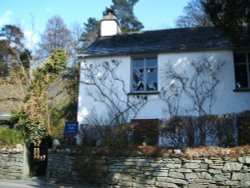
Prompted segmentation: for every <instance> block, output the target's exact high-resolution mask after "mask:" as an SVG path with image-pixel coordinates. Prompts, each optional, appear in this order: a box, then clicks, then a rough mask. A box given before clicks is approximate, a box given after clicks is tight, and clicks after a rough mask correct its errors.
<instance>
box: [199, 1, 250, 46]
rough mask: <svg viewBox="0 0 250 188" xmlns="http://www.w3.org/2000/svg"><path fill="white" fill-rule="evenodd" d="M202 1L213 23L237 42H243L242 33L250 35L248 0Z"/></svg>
mask: <svg viewBox="0 0 250 188" xmlns="http://www.w3.org/2000/svg"><path fill="white" fill-rule="evenodd" d="M202 2H203V6H204V8H205V10H206V12H207V13H208V14H209V16H210V19H211V21H212V22H213V24H214V25H215V26H216V27H218V28H219V29H220V30H221V31H222V32H223V33H224V34H226V35H228V36H230V37H231V38H232V39H233V40H234V41H235V42H236V43H239V42H243V41H241V37H242V35H245V34H247V35H248V36H249V31H250V30H249V29H250V11H249V1H248V0H237V1H235V0H203V1H202ZM244 27H245V28H246V29H247V30H245V29H244Z"/></svg>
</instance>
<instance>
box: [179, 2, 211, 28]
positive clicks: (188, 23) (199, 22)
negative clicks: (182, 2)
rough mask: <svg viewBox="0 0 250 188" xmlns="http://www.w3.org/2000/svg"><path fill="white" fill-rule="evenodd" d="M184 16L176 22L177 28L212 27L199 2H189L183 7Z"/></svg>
mask: <svg viewBox="0 0 250 188" xmlns="http://www.w3.org/2000/svg"><path fill="white" fill-rule="evenodd" d="M183 12H184V15H182V16H179V17H178V19H177V20H176V26H177V27H204V26H212V25H213V24H212V22H211V21H210V18H209V16H208V14H207V13H206V11H205V9H204V7H203V4H202V2H201V0H191V1H190V2H189V3H188V4H187V5H186V6H185V7H184V10H183Z"/></svg>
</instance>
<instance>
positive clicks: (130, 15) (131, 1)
mask: <svg viewBox="0 0 250 188" xmlns="http://www.w3.org/2000/svg"><path fill="white" fill-rule="evenodd" d="M138 1H139V0H112V3H113V4H112V5H111V6H110V8H109V9H111V10H113V11H114V12H115V14H116V16H117V19H118V21H119V23H120V26H121V30H122V31H123V32H127V31H140V30H142V29H143V28H144V26H143V24H142V23H141V22H140V21H138V20H137V18H136V16H135V15H134V6H135V4H136V3H137V2H138ZM107 10H108V9H106V10H105V11H104V13H103V14H104V15H106V13H107Z"/></svg>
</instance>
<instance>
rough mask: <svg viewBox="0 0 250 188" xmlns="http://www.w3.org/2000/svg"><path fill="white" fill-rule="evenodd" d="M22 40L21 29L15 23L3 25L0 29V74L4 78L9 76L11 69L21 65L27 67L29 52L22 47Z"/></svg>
mask: <svg viewBox="0 0 250 188" xmlns="http://www.w3.org/2000/svg"><path fill="white" fill-rule="evenodd" d="M23 40H24V34H23V32H22V30H21V29H20V28H19V27H17V26H15V25H5V26H3V27H2V28H1V30H0V49H1V51H0V76H1V77H2V78H5V79H6V80H9V79H10V78H11V75H10V71H11V70H17V69H18V68H20V66H22V65H25V67H27V68H28V67H29V61H27V57H28V55H30V54H28V50H26V49H24V42H23ZM24 55H26V61H25V60H24ZM7 78H8V79H7Z"/></svg>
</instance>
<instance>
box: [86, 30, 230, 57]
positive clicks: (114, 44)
mask: <svg viewBox="0 0 250 188" xmlns="http://www.w3.org/2000/svg"><path fill="white" fill-rule="evenodd" d="M232 47H233V45H232V43H231V42H230V40H229V39H228V38H226V37H224V36H223V35H222V34H221V33H220V32H219V31H218V30H217V29H215V28H213V27H200V28H179V29H166V30H155V31H144V32H134V33H124V34H119V35H116V36H111V37H101V38H99V39H97V40H96V41H95V42H94V43H92V44H91V45H90V46H89V47H88V48H87V49H85V50H84V51H83V52H82V54H84V55H85V56H91V57H92V56H110V55H124V54H130V55H131V54H139V53H161V52H177V51H178V52H179V51H195V50H210V49H211V50H212V49H225V48H227V49H228V48H232Z"/></svg>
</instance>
